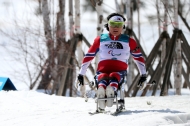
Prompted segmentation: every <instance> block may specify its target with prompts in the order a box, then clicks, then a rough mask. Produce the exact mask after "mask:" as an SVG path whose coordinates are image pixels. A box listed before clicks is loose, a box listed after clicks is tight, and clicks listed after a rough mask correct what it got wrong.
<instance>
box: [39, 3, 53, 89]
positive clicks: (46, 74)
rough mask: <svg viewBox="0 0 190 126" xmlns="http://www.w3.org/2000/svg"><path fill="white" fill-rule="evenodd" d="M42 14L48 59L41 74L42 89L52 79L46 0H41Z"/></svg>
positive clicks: (51, 57)
mask: <svg viewBox="0 0 190 126" xmlns="http://www.w3.org/2000/svg"><path fill="white" fill-rule="evenodd" d="M42 15H43V21H44V34H45V38H46V45H47V48H48V60H47V62H48V63H47V64H46V68H45V70H44V73H43V75H42V80H41V82H40V85H42V87H43V88H44V89H47V87H48V85H49V84H50V82H51V79H52V75H51V71H52V69H53V67H54V41H53V39H52V34H51V26H50V18H49V8H48V1H47V0H43V1H42Z"/></svg>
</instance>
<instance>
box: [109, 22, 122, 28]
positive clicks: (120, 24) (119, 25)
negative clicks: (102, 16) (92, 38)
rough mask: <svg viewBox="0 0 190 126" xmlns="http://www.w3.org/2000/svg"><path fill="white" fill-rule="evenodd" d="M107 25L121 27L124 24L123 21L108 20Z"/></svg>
mask: <svg viewBox="0 0 190 126" xmlns="http://www.w3.org/2000/svg"><path fill="white" fill-rule="evenodd" d="M108 25H109V26H111V27H114V28H121V27H123V25H124V22H116V21H109V22H108Z"/></svg>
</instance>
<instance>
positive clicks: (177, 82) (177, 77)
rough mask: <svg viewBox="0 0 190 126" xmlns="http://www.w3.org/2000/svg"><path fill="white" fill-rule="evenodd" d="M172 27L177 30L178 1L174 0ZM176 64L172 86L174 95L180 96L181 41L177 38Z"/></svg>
mask: <svg viewBox="0 0 190 126" xmlns="http://www.w3.org/2000/svg"><path fill="white" fill-rule="evenodd" d="M174 26H175V28H176V29H178V28H179V25H178V0H174ZM175 57H176V64H175V74H174V76H175V77H174V78H175V81H174V85H175V88H176V94H177V95H181V84H182V77H181V70H182V58H181V41H180V39H179V38H177V40H176V56H175Z"/></svg>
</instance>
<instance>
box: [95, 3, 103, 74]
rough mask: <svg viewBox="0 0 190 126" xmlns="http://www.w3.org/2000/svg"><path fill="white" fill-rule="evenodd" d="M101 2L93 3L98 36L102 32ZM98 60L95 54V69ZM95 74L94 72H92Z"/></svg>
mask: <svg viewBox="0 0 190 126" xmlns="http://www.w3.org/2000/svg"><path fill="white" fill-rule="evenodd" d="M102 3H103V0H97V1H96V5H95V8H96V11H97V16H98V17H97V19H98V20H97V36H99V35H100V34H102V32H103V7H102ZM98 61H99V56H98V55H96V58H95V71H96V69H97V66H98ZM94 74H96V73H94Z"/></svg>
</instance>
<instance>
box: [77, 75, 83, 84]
mask: <svg viewBox="0 0 190 126" xmlns="http://www.w3.org/2000/svg"><path fill="white" fill-rule="evenodd" d="M78 81H79V85H84V78H83V75H81V74H79V75H78Z"/></svg>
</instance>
